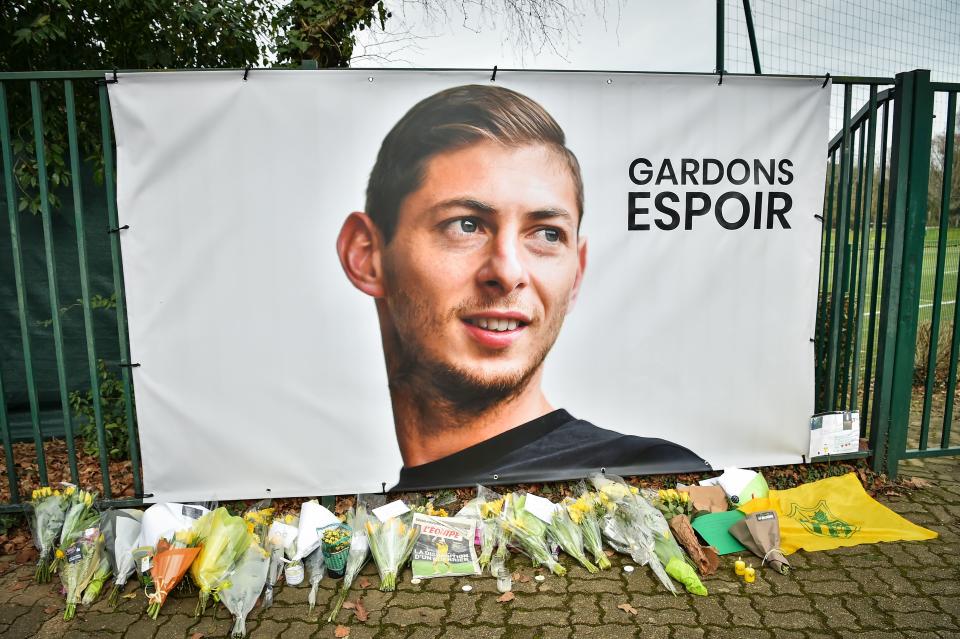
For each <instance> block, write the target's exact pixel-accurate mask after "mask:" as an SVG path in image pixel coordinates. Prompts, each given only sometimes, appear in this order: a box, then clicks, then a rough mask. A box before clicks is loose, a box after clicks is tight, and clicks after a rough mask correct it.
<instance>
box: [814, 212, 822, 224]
mask: <svg viewBox="0 0 960 639" xmlns="http://www.w3.org/2000/svg"><path fill="white" fill-rule="evenodd" d="M813 217H815V218H817V219H818V220H820V221H821V222H823V216H822V215H820V214H819V213H814V214H813Z"/></svg>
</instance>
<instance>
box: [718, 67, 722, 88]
mask: <svg viewBox="0 0 960 639" xmlns="http://www.w3.org/2000/svg"><path fill="white" fill-rule="evenodd" d="M721 84H723V69H720V80H719V81H718V82H717V86H720V85H721Z"/></svg>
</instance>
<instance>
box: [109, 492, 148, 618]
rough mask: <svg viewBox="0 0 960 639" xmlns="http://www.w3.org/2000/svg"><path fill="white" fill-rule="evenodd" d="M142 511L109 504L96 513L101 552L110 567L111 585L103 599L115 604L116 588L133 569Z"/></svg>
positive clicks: (122, 584) (118, 592)
mask: <svg viewBox="0 0 960 639" xmlns="http://www.w3.org/2000/svg"><path fill="white" fill-rule="evenodd" d="M141 517H143V512H142V511H139V510H134V509H132V508H124V509H117V508H111V509H110V510H107V511H104V512H103V514H101V515H100V530H101V532H103V538H104V541H105V546H104V552H105V553H106V555H107V561H109V562H110V569H111V570H112V571H113V574H114V580H113V588H111V589H110V596H109V597H108V598H107V601H108V602H109V603H110V604H111V605H114V606H115V605H117V602H118V601H119V598H120V592H121V591H122V590H123V587H124V586H125V585H126V583H127V580H128V579H129V578H130V576H131V575H132V574H133V573H134V572H135V570H136V562H135V561H134V557H133V549H134V548H136V547H137V539H139V537H140V519H141Z"/></svg>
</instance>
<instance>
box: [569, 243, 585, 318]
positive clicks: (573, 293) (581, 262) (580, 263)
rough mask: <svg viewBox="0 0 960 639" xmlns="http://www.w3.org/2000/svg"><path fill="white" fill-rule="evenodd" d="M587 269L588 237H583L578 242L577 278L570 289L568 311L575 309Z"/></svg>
mask: <svg viewBox="0 0 960 639" xmlns="http://www.w3.org/2000/svg"><path fill="white" fill-rule="evenodd" d="M586 270H587V238H585V237H581V238H580V240H579V242H578V243H577V279H576V281H575V282H574V283H573V288H572V289H571V290H570V303H569V304H568V305H567V312H568V313H569V312H570V311H571V310H572V309H573V303H574V302H576V301H577V295H578V294H579V293H580V283H581V282H583V273H584V272H585V271H586Z"/></svg>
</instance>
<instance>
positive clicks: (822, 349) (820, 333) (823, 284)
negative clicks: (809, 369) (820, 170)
mask: <svg viewBox="0 0 960 639" xmlns="http://www.w3.org/2000/svg"><path fill="white" fill-rule="evenodd" d="M836 181H837V153H836V151H834V152H833V153H831V154H830V188H829V190H828V191H827V203H826V207H825V211H824V215H823V230H822V231H821V233H822V236H823V239H822V243H821V245H820V252H821V254H822V255H823V260H822V261H823V268H822V270H821V274H820V287H819V291H820V295H819V298H818V300H817V332H816V340H817V343H816V346H817V352H816V357H817V366H818V367H819V368H820V380H821V382H820V386H821V388H818V389H817V411H820V410H823V403H822V402H823V401H824V400H825V393H823V392H822V385H823V380H824V375H825V374H826V366H825V362H824V356H825V355H826V347H827V333H826V331H825V330H824V326H825V324H826V321H827V303H826V300H827V292H828V291H829V289H830V241H831V239H832V237H833V202H834V199H835V198H834V194H833V193H834V185H835V183H836ZM821 397H823V398H824V399H821Z"/></svg>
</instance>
